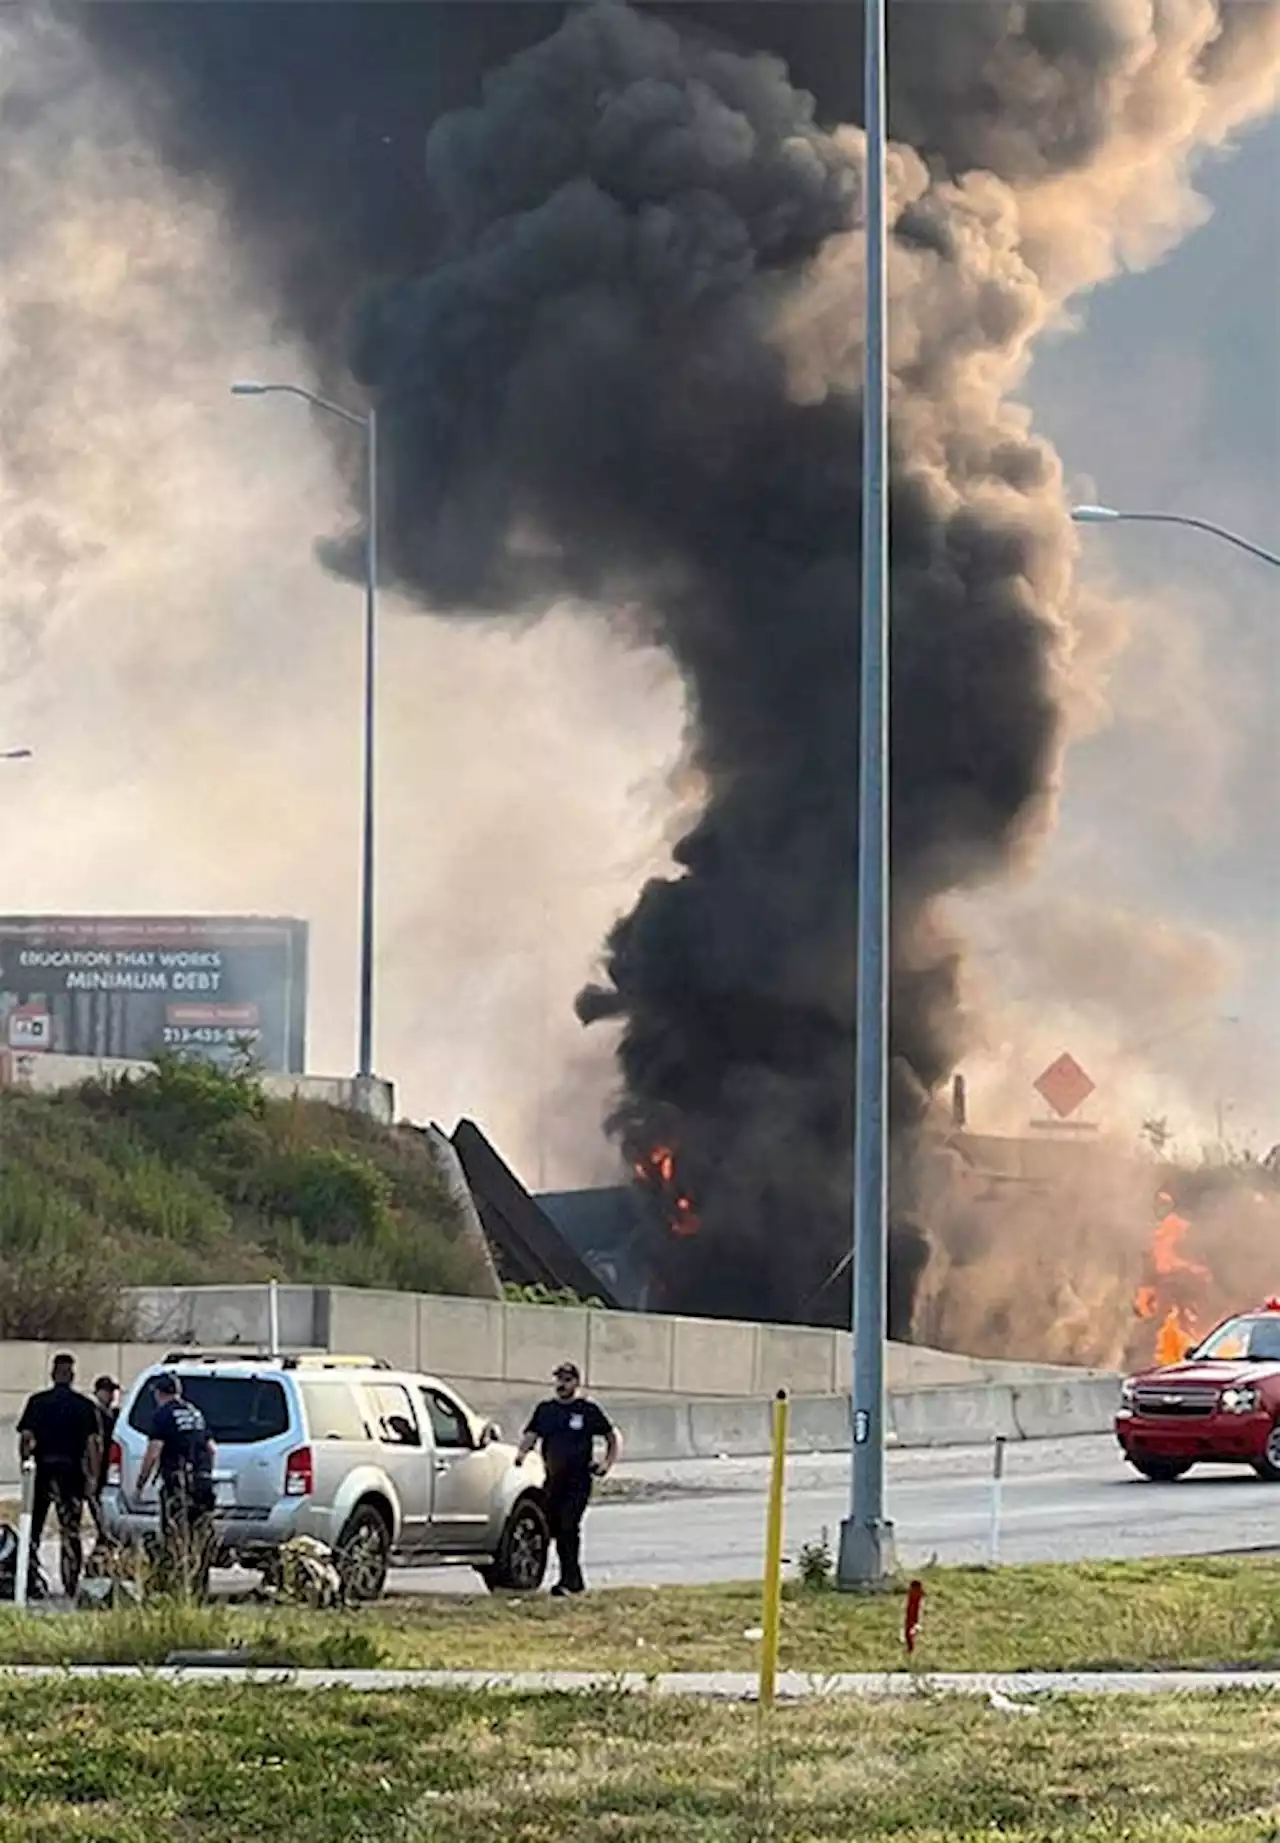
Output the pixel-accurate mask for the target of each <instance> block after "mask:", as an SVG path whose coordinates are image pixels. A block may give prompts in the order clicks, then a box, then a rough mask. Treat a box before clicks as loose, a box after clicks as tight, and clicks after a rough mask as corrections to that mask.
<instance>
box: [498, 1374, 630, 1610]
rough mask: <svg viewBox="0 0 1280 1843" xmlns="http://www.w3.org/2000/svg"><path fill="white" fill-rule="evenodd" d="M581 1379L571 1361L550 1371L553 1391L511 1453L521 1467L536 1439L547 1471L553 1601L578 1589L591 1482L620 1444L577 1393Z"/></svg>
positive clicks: (599, 1412)
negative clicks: (598, 1453) (555, 1573)
mask: <svg viewBox="0 0 1280 1843" xmlns="http://www.w3.org/2000/svg"><path fill="white" fill-rule="evenodd" d="M581 1383H582V1377H581V1375H580V1373H579V1371H578V1366H577V1364H576V1363H562V1364H561V1365H560V1367H559V1368H558V1369H557V1370H556V1373H555V1389H556V1392H555V1395H554V1396H553V1397H552V1398H551V1399H550V1400H548V1401H543V1402H539V1403H538V1406H537V1407H536V1408H535V1409H534V1411H533V1413H532V1415H531V1416H530V1418H529V1425H528V1426H527V1427H526V1428H525V1430H524V1438H523V1439H522V1440H521V1442H520V1446H519V1450H518V1451H517V1453H516V1460H515V1462H516V1464H517V1465H518V1466H519V1465H523V1464H524V1462H525V1459H526V1458H527V1456H528V1455H529V1454H530V1453H531V1452H532V1451H533V1449H534V1447H535V1446H537V1445H538V1444H539V1442H541V1444H542V1462H543V1464H544V1466H545V1467H546V1471H547V1490H546V1501H547V1519H548V1521H549V1523H550V1525H551V1534H552V1535H553V1536H554V1537H555V1544H556V1554H557V1556H558V1557H559V1561H560V1579H559V1580H558V1581H557V1582H556V1584H555V1586H554V1587H553V1588H552V1589H551V1592H552V1594H553V1596H554V1597H555V1598H556V1599H561V1598H563V1596H564V1595H565V1594H568V1593H582V1592H583V1590H584V1589H585V1587H586V1582H585V1581H584V1580H583V1578H582V1519H583V1517H584V1516H585V1515H586V1512H587V1505H588V1504H589V1503H590V1501H591V1482H592V1480H593V1479H595V1478H604V1477H605V1476H606V1474H607V1473H608V1472H609V1471H611V1470H612V1468H613V1467H614V1466H615V1465H616V1464H617V1463H618V1454H619V1453H620V1452H621V1451H622V1442H621V1440H619V1438H618V1433H617V1429H616V1428H615V1427H614V1425H613V1422H612V1421H611V1420H610V1419H609V1417H608V1415H607V1414H606V1413H605V1412H604V1410H603V1408H600V1407H598V1406H597V1404H596V1403H595V1402H593V1401H588V1400H587V1399H586V1398H585V1397H584V1396H583V1395H581V1394H580V1393H579V1389H580V1387H581ZM598 1439H599V1440H603V1441H604V1442H605V1453H604V1464H603V1465H597V1464H596V1462H595V1442H596V1440H598Z"/></svg>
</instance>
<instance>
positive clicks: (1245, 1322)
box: [1190, 1312, 1280, 1363]
mask: <svg viewBox="0 0 1280 1843" xmlns="http://www.w3.org/2000/svg"><path fill="white" fill-rule="evenodd" d="M1190 1354H1191V1355H1192V1356H1193V1357H1216V1358H1217V1359H1218V1360H1219V1362H1222V1363H1280V1312H1274V1313H1272V1312H1269V1313H1268V1314H1267V1315H1266V1316H1265V1317H1255V1318H1229V1319H1228V1320H1227V1322H1226V1324H1225V1325H1219V1327H1218V1329H1217V1330H1216V1331H1215V1332H1214V1333H1213V1335H1212V1336H1211V1337H1207V1338H1206V1339H1205V1341H1204V1343H1203V1344H1201V1345H1200V1346H1199V1348H1198V1349H1197V1350H1194V1351H1192V1352H1191V1353H1190Z"/></svg>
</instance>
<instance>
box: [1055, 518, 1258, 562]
mask: <svg viewBox="0 0 1280 1843" xmlns="http://www.w3.org/2000/svg"><path fill="white" fill-rule="evenodd" d="M1071 517H1072V520H1073V522H1074V523H1075V524H1077V525H1111V524H1116V523H1123V524H1126V525H1186V526H1187V527H1188V528H1189V529H1190V530H1192V531H1207V532H1208V533H1209V534H1210V536H1212V537H1215V538H1221V539H1222V540H1223V542H1224V543H1226V544H1234V545H1235V546H1236V548H1237V550H1247V551H1248V552H1249V555H1250V556H1251V557H1260V558H1261V559H1262V561H1263V562H1264V563H1272V564H1274V565H1275V566H1276V568H1277V569H1280V557H1278V556H1276V554H1275V553H1274V551H1270V550H1264V549H1263V548H1262V546H1261V544H1253V543H1251V542H1250V541H1249V539H1248V538H1242V537H1241V536H1240V534H1239V532H1236V531H1228V529H1227V527H1226V526H1225V525H1215V524H1214V523H1213V522H1212V520H1211V519H1207V518H1193V517H1192V516H1191V515H1190V514H1189V513H1185V512H1120V511H1117V510H1116V509H1115V508H1114V507H1113V506H1072V508H1071Z"/></svg>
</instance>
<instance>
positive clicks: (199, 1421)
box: [151, 1398, 213, 1484]
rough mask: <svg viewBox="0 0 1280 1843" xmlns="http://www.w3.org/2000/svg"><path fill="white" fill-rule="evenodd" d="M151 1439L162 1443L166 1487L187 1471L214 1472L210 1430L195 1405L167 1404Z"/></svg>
mask: <svg viewBox="0 0 1280 1843" xmlns="http://www.w3.org/2000/svg"><path fill="white" fill-rule="evenodd" d="M151 1438H152V1439H153V1440H159V1442H160V1476H161V1478H162V1479H163V1480H164V1481H165V1483H166V1484H168V1483H170V1482H171V1481H172V1480H173V1479H175V1478H179V1477H181V1476H182V1475H183V1474H184V1473H186V1472H194V1473H197V1474H199V1473H205V1474H208V1473H209V1472H211V1471H212V1469H213V1454H212V1453H211V1451H210V1449H209V1429H208V1427H207V1426H206V1425H205V1418H204V1416H203V1414H201V1412H200V1410H199V1408H197V1407H196V1406H195V1404H194V1402H189V1401H183V1400H182V1399H181V1398H179V1399H178V1400H177V1401H167V1402H164V1403H163V1404H162V1405H161V1406H160V1407H159V1408H157V1409H156V1411H155V1414H154V1416H153V1417H152V1421H151Z"/></svg>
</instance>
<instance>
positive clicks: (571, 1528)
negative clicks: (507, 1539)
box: [546, 1476, 591, 1593]
mask: <svg viewBox="0 0 1280 1843" xmlns="http://www.w3.org/2000/svg"><path fill="white" fill-rule="evenodd" d="M590 1502H591V1480H590V1478H575V1477H572V1476H570V1477H568V1478H563V1477H561V1478H549V1479H548V1480H547V1494H546V1503H547V1521H548V1522H549V1523H550V1525H551V1536H552V1540H553V1541H554V1542H555V1545H556V1556H557V1558H558V1560H559V1563H560V1581H559V1585H560V1586H561V1587H563V1588H564V1590H565V1592H566V1593H581V1592H582V1590H583V1587H584V1586H585V1585H586V1583H585V1582H584V1580H583V1578H582V1519H583V1517H585V1516H586V1514H587V1505H588V1504H589V1503H590Z"/></svg>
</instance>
